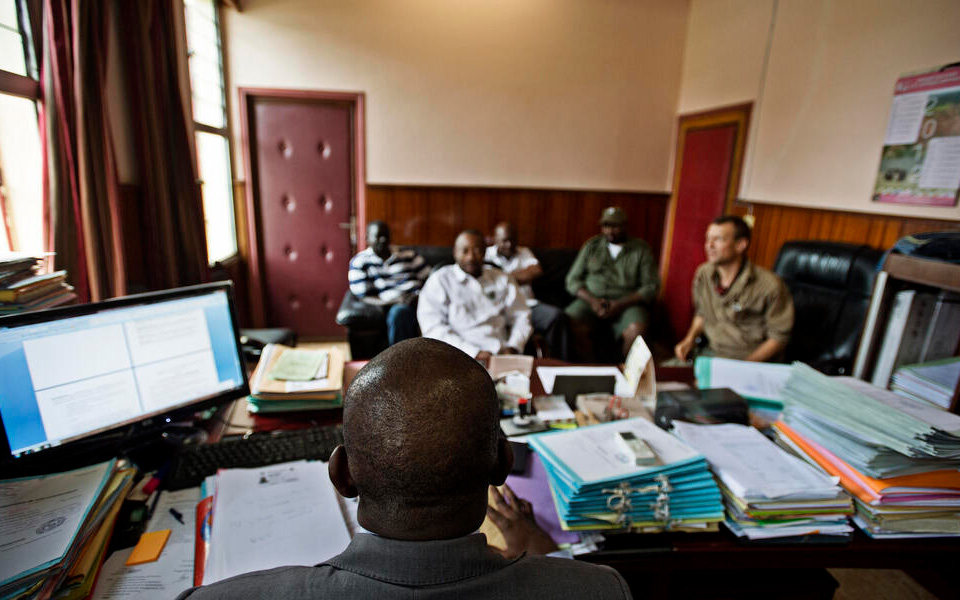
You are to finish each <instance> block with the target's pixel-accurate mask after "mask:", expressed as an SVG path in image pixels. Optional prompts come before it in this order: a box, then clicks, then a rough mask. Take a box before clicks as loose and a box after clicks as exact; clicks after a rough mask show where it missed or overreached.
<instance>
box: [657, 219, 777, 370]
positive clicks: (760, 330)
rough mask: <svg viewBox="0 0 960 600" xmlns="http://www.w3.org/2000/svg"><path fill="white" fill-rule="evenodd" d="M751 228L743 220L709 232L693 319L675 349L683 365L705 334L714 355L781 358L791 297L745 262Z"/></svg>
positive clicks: (722, 222) (720, 223) (723, 222)
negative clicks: (705, 257) (700, 336)
mask: <svg viewBox="0 0 960 600" xmlns="http://www.w3.org/2000/svg"><path fill="white" fill-rule="evenodd" d="M749 245H750V228H749V227H748V226H747V224H746V223H745V222H744V221H743V219H741V218H740V217H733V216H723V217H718V218H717V219H714V221H713V223H711V224H710V226H709V227H708V228H707V239H706V243H705V244H704V249H705V250H706V254H707V262H705V263H703V264H702V265H700V267H699V268H698V269H697V273H696V275H694V276H693V304H694V309H695V313H694V317H693V322H692V323H691V324H690V330H689V331H688V332H687V335H686V336H685V337H684V338H683V339H682V340H680V343H678V344H677V345H676V347H675V348H674V354H676V356H677V358H678V359H680V360H685V359H686V358H687V356H688V355H689V354H690V351H691V350H692V349H693V346H694V343H695V340H696V338H697V336H698V335H700V334H701V333H703V334H706V336H707V339H708V340H709V341H710V346H709V349H708V352H709V353H710V354H711V355H713V356H720V357H723V358H735V359H740V360H751V361H757V362H762V361H768V360H776V359H778V358H781V357H782V355H783V350H784V349H785V348H786V346H787V342H788V341H789V340H790V331H791V329H793V298H792V297H791V296H790V290H788V289H787V286H786V285H785V284H784V283H783V280H782V279H780V278H779V277H777V276H776V275H775V274H773V273H771V272H770V271H768V270H767V269H764V268H762V267H759V266H757V265H755V264H753V263H751V262H750V261H749V260H747V258H746V252H747V247H748V246H749Z"/></svg>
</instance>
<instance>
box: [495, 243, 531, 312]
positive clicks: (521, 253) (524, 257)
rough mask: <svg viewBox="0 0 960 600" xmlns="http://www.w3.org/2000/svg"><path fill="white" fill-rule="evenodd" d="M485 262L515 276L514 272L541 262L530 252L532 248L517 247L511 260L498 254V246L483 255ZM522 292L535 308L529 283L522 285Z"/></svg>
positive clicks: (529, 303) (528, 302)
mask: <svg viewBox="0 0 960 600" xmlns="http://www.w3.org/2000/svg"><path fill="white" fill-rule="evenodd" d="M483 260H484V261H485V262H488V263H490V264H492V265H496V266H498V267H500V269H501V270H502V271H503V272H504V273H507V274H513V272H514V271H520V270H522V269H526V268H527V267H532V266H534V265H539V264H540V261H539V260H537V257H536V256H534V255H533V252H531V251H530V248H527V247H526V246H517V251H516V252H514V253H513V256H511V257H510V258H507V257H506V256H503V255H501V254H500V253H498V252H497V247H496V246H487V251H486V253H485V254H484V255H483ZM518 285H519V283H518ZM520 291H521V292H523V295H524V296H526V297H527V304H528V305H529V306H533V305H534V304H536V303H537V301H536V299H535V298H534V297H533V287H532V286H531V285H530V284H529V283H528V284H525V285H521V286H520Z"/></svg>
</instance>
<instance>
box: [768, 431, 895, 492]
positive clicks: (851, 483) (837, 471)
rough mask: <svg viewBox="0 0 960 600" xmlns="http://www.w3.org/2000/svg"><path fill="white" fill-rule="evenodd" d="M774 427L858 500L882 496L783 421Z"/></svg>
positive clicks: (854, 472) (845, 465)
mask: <svg viewBox="0 0 960 600" xmlns="http://www.w3.org/2000/svg"><path fill="white" fill-rule="evenodd" d="M774 427H776V428H777V429H778V430H779V431H780V432H782V433H783V434H784V435H785V436H787V437H788V438H790V439H791V440H793V442H794V443H795V444H797V445H798V446H800V448H801V449H802V450H803V451H804V452H806V453H807V455H808V456H809V457H810V458H812V459H813V460H815V461H817V464H818V465H820V466H821V467H823V468H824V469H825V470H826V471H827V472H828V473H830V474H831V475H833V476H835V477H839V478H840V482H841V483H842V484H843V487H845V488H846V489H847V490H848V491H850V492H852V493H854V494H856V496H857V498H859V499H860V500H862V501H864V502H867V503H870V502H874V501H876V500H879V499H880V494H878V493H877V492H876V491H874V490H873V489H871V488H870V487H868V486H867V485H866V482H865V481H864V476H863V475H861V474H860V473H858V472H857V471H856V470H855V469H853V468H852V467H851V466H850V465H848V464H847V463H845V462H843V461H842V460H840V459H839V458H837V457H836V456H834V455H833V454H831V453H830V452H829V451H828V450H827V449H826V448H823V447H821V446H819V445H817V444H814V443H813V442H811V441H809V440H807V439H806V438H805V437H803V436H801V435H800V434H799V433H797V432H796V431H794V430H793V429H791V428H790V426H789V425H787V424H786V423H784V422H783V421H777V422H776V424H774Z"/></svg>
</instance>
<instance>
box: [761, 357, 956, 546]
mask: <svg viewBox="0 0 960 600" xmlns="http://www.w3.org/2000/svg"><path fill="white" fill-rule="evenodd" d="M784 400H785V403H786V407H785V410H784V413H783V420H782V421H781V422H779V423H777V424H776V425H775V430H776V432H777V434H778V435H779V437H780V440H781V441H782V443H784V444H785V445H787V446H789V447H791V448H793V449H794V450H795V451H796V452H797V453H798V454H799V455H800V456H801V457H803V458H805V459H806V460H808V461H810V462H812V463H814V464H817V465H819V466H820V467H822V468H823V469H824V470H825V471H827V472H828V473H830V474H831V475H834V476H836V477H839V478H840V482H841V484H842V485H843V487H844V488H846V489H847V491H849V492H850V493H851V494H852V495H853V496H854V497H855V501H856V511H857V514H856V515H855V516H854V522H855V523H856V524H857V525H858V526H860V527H861V528H862V529H863V530H864V531H865V532H866V533H867V534H868V535H871V536H873V537H931V536H958V535H960V472H958V471H957V468H958V467H960V416H957V415H954V414H951V413H948V412H946V411H944V410H942V409H939V408H937V407H934V406H931V405H930V404H926V403H922V402H918V401H914V400H911V399H909V398H905V397H903V396H900V395H898V394H895V393H893V392H890V391H888V390H884V389H881V388H878V387H876V386H873V385H871V384H869V383H866V382H864V381H860V380H857V379H852V378H848V377H827V376H825V375H823V374H821V373H818V372H816V371H814V370H813V369H811V368H809V367H807V366H806V365H802V364H799V363H795V364H794V366H793V374H792V375H791V376H790V379H789V380H788V381H787V385H786V388H785V389H784Z"/></svg>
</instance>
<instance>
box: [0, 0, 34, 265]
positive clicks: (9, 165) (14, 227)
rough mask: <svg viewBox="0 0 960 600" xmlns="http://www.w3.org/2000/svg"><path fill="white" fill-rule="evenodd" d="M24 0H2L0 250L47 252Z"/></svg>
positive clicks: (31, 51)
mask: <svg viewBox="0 0 960 600" xmlns="http://www.w3.org/2000/svg"><path fill="white" fill-rule="evenodd" d="M25 6H26V3H25V2H16V1H15V0H0V252H3V251H8V250H16V251H20V252H28V253H30V254H39V253H41V252H42V251H43V181H42V171H41V169H42V164H43V160H42V154H41V152H42V149H41V146H40V126H39V120H38V115H37V100H38V99H39V95H40V86H39V84H38V83H37V78H38V71H37V63H36V58H35V55H34V52H33V50H32V48H33V42H32V39H33V38H32V36H31V35H30V21H29V15H28V14H27V12H26V10H25Z"/></svg>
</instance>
